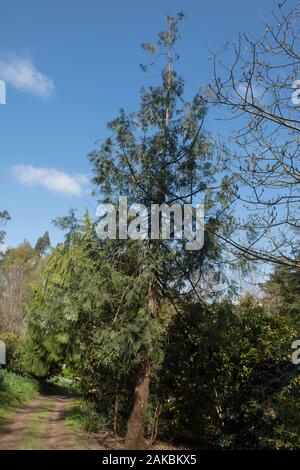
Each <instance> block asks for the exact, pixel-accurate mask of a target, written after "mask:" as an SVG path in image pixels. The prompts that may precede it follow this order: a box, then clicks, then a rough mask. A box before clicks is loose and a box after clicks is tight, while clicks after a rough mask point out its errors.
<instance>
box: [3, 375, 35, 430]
mask: <svg viewBox="0 0 300 470" xmlns="http://www.w3.org/2000/svg"><path fill="white" fill-rule="evenodd" d="M37 393H38V383H37V382H36V381H35V380H33V379H31V378H28V377H21V376H19V375H16V374H14V373H12V372H8V371H6V370H3V369H0V403H1V407H0V424H1V423H2V422H3V421H4V420H5V419H6V418H7V416H8V413H9V412H11V411H13V410H15V409H16V408H18V407H20V406H22V405H24V404H25V403H26V402H28V401H29V400H31V399H32V398H34V396H35V395H36V394H37Z"/></svg>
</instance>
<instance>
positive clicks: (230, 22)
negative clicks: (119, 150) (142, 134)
mask: <svg viewBox="0 0 300 470" xmlns="http://www.w3.org/2000/svg"><path fill="white" fill-rule="evenodd" d="M275 3H276V2H273V1H270V0H260V1H258V0H254V1H252V2H251V4H250V3H249V2H246V1H245V0H243V1H241V0H240V1H238V0H228V1H226V2H224V0H223V1H222V0H215V1H201V0H152V1H146V0H126V1H125V0H110V1H100V0H85V1H82V0H51V1H48V0H43V1H39V0H27V1H26V2H24V0H1V1H0V22H1V26H0V79H4V80H5V81H6V83H7V103H6V105H0V155H1V158H0V197H1V205H0V210H2V209H7V210H8V211H9V213H10V215H11V217H12V220H11V221H10V222H9V224H8V225H7V238H6V242H7V244H8V245H9V246H15V245H16V244H18V243H20V242H21V241H22V240H24V239H25V238H26V239H27V240H29V241H30V242H33V243H34V242H35V240H36V239H37V238H38V237H39V236H40V235H42V234H43V233H44V232H45V231H46V230H49V232H50V235H51V238H52V242H53V243H56V242H57V241H58V240H59V239H60V238H61V236H62V235H61V234H60V233H59V232H58V231H57V230H56V229H55V228H54V227H53V226H52V224H51V220H52V219H53V218H55V217H57V216H62V215H65V214H66V213H67V212H68V209H69V208H70V207H74V208H77V209H78V210H79V213H81V212H83V211H84V209H85V208H89V209H90V210H91V212H92V213H94V207H95V205H96V202H95V200H93V198H92V197H91V195H90V193H91V189H92V186H91V185H90V184H89V182H88V178H89V176H90V167H89V162H88V159H87V154H88V152H89V151H90V150H92V149H93V148H94V144H95V142H96V141H97V140H98V139H103V138H105V137H106V136H107V131H106V123H107V121H109V120H110V119H111V118H113V117H115V115H116V113H117V111H118V109H119V108H120V107H124V108H126V109H127V110H132V111H133V110H134V109H135V108H136V106H137V104H138V98H139V88H140V87H141V86H142V85H147V80H148V79H150V80H155V78H156V76H155V75H153V74H152V73H150V75H149V77H148V78H147V75H145V74H143V73H142V72H141V71H140V69H139V67H138V65H139V64H140V63H142V62H145V61H147V56H146V57H145V53H144V52H143V50H142V49H141V47H140V44H141V43H142V42H152V41H153V40H154V39H155V35H156V33H157V32H158V31H160V30H161V29H164V27H165V23H164V16H165V15H166V14H175V13H176V12H177V11H180V10H183V11H184V12H185V13H186V20H185V21H184V24H183V27H182V38H183V39H182V42H181V44H180V47H179V52H180V54H181V57H182V58H181V61H180V63H179V67H178V68H179V72H181V74H182V75H183V76H184V78H185V79H186V81H187V94H188V95H189V94H192V93H193V92H195V91H196V90H197V86H198V85H199V84H201V83H202V84H204V83H208V82H209V77H210V73H211V70H210V67H211V64H210V62H209V60H208V57H209V53H208V50H207V47H206V45H205V41H207V42H208V43H209V44H210V46H211V47H212V48H214V49H217V48H219V47H221V46H222V45H223V44H224V43H225V42H226V41H228V40H229V41H233V40H235V39H236V37H237V34H238V33H239V32H243V31H246V32H252V33H254V34H258V33H259V32H260V31H261V28H262V26H261V22H260V19H259V14H260V13H261V14H266V15H267V16H269V14H270V11H271V10H272V8H273V7H275ZM208 126H210V129H211V130H212V131H214V128H215V126H214V122H213V120H210V119H208Z"/></svg>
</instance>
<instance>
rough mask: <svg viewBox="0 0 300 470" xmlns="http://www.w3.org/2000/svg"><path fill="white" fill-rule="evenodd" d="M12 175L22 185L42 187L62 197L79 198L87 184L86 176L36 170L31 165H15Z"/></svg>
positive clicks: (53, 170)
mask: <svg viewBox="0 0 300 470" xmlns="http://www.w3.org/2000/svg"><path fill="white" fill-rule="evenodd" d="M12 173H13V175H14V176H15V178H17V180H18V181H20V182H21V183H23V184H26V185H28V186H35V185H39V186H43V187H44V188H46V189H49V190H50V191H53V192H57V193H60V194H64V195H70V196H80V195H81V194H82V192H83V189H84V186H85V185H86V184H87V183H88V182H89V179H88V177H87V176H86V175H83V174H77V173H75V174H68V173H65V172H63V171H58V170H56V169H55V168H36V167H34V166H31V165H16V166H14V167H13V169H12Z"/></svg>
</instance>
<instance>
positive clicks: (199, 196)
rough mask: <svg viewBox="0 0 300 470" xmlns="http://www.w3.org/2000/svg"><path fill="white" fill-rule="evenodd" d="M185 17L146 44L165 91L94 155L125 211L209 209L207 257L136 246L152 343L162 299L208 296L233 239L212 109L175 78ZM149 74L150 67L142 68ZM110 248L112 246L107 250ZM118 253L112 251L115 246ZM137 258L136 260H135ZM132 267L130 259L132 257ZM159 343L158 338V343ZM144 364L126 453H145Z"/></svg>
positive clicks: (99, 174)
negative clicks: (206, 277)
mask: <svg viewBox="0 0 300 470" xmlns="http://www.w3.org/2000/svg"><path fill="white" fill-rule="evenodd" d="M182 19H183V14H182V13H179V14H177V16H175V17H172V16H168V17H167V23H168V28H167V30H166V31H164V32H161V33H159V35H158V40H157V42H156V44H154V45H152V44H143V48H144V49H145V50H146V51H148V52H150V54H152V55H153V57H154V60H153V62H152V64H151V65H154V64H157V63H158V62H159V60H161V59H162V60H163V61H164V66H163V69H162V72H161V83H160V84H159V85H158V86H150V87H149V88H148V89H144V88H143V89H142V90H141V103H140V108H139V110H138V111H137V112H136V113H131V114H127V113H126V112H125V111H124V110H123V109H121V111H120V114H119V116H118V117H117V118H116V119H114V120H113V121H111V122H110V123H109V124H108V128H109V129H110V131H111V136H110V137H108V138H107V139H106V140H105V141H104V143H102V144H101V145H100V146H99V147H98V148H97V149H96V150H94V151H93V152H91V154H90V161H91V164H92V167H93V171H94V178H93V182H94V184H95V185H96V190H95V193H96V194H98V196H100V201H101V202H110V203H117V202H118V197H119V196H127V197H128V203H129V204H132V203H141V204H144V205H145V206H146V207H147V208H148V209H150V206H151V204H157V205H158V206H159V207H162V205H163V204H167V205H169V206H171V205H173V204H177V205H178V206H179V207H180V208H183V206H184V204H186V203H189V204H194V203H195V202H202V203H204V204H205V212H206V233H205V243H204V247H203V248H202V250H199V251H191V252H188V251H187V250H186V249H185V241H184V240H176V241H175V240H171V241H170V240H165V239H162V237H160V239H156V240H151V236H150V234H151V223H150V224H149V233H148V237H146V239H145V240H144V241H141V240H138V241H136V248H135V256H136V258H137V259H138V260H139V266H138V267H137V271H138V272H141V271H142V272H143V273H144V274H143V279H144V280H145V276H147V284H148V288H147V291H148V294H147V299H146V306H145V309H146V311H147V317H146V318H147V321H146V323H143V331H141V334H144V335H149V332H150V331H152V332H153V331H155V330H153V328H151V323H152V322H153V321H158V322H162V320H161V299H162V298H167V299H169V300H170V301H171V302H172V303H173V305H174V307H175V308H176V309H178V308H179V305H180V302H181V299H183V298H190V297H191V296H198V297H199V296H200V297H201V296H202V295H203V292H201V286H202V288H203V284H202V279H203V276H202V275H203V272H204V271H205V268H208V269H212V263H214V265H216V263H217V260H218V259H219V258H220V255H221V247H220V246H219V245H218V243H217V239H216V237H215V232H216V231H217V230H224V231H230V226H231V224H230V220H229V218H230V217H231V216H230V214H229V211H228V207H229V205H230V197H231V191H232V190H231V187H230V184H229V180H228V178H227V177H226V175H225V174H224V172H223V168H222V167H220V165H219V164H218V162H217V161H216V159H215V158H214V145H213V141H212V139H211V138H210V137H209V135H208V134H207V133H206V132H205V131H204V128H203V124H204V118H205V114H206V103H205V100H204V99H203V97H202V95H201V93H197V94H196V96H195V97H194V99H193V100H192V101H190V102H186V101H185V100H184V80H183V79H182V78H181V77H180V76H178V74H177V73H176V71H175V70H174V64H175V61H176V60H177V59H178V55H177V53H176V51H175V45H176V42H177V41H178V39H179V23H180V22H181V20H182ZM142 68H143V69H144V70H146V71H147V68H148V67H147V66H142ZM104 245H105V244H104ZM109 246H110V247H111V246H112V245H111V243H110V242H109ZM128 246H130V247H132V244H131V242H130V244H129V243H128V244H127V245H126V241H125V242H123V243H122V247H123V250H120V242H119V241H116V243H115V250H114V249H112V250H111V251H110V255H111V256H112V258H113V262H114V263H115V264H116V263H118V262H119V263H120V266H119V268H120V269H122V263H123V269H125V267H124V250H125V252H126V249H127V248H126V247H128ZM131 253H132V252H131ZM125 259H126V257H125ZM150 340H151V342H152V343H155V342H156V341H158V337H157V335H155V334H154V335H152V337H151V338H150ZM153 350H155V346H153V348H150V349H147V350H145V354H144V356H143V357H142V358H141V360H140V363H139V366H138V372H137V380H136V388H135V400H134V404H133V409H132V412H131V415H130V418H129V421H128V430H127V436H126V447H127V448H128V449H138V448H144V446H145V442H144V423H145V417H146V412H147V404H148V396H149V386H150V380H151V376H152V375H153V374H154V372H155V370H156V368H157V364H156V363H155V361H154V358H153V357H152V356H151V353H150V352H149V351H153Z"/></svg>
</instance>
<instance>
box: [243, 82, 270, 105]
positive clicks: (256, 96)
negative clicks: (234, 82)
mask: <svg viewBox="0 0 300 470" xmlns="http://www.w3.org/2000/svg"><path fill="white" fill-rule="evenodd" d="M237 92H238V93H239V95H240V96H241V97H242V99H243V100H244V99H247V101H250V102H251V101H261V99H262V98H263V95H264V90H263V88H261V87H260V86H258V85H256V84H255V83H251V86H249V84H248V83H240V84H239V85H238V87H237Z"/></svg>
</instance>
